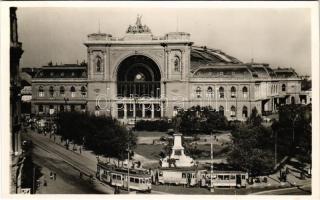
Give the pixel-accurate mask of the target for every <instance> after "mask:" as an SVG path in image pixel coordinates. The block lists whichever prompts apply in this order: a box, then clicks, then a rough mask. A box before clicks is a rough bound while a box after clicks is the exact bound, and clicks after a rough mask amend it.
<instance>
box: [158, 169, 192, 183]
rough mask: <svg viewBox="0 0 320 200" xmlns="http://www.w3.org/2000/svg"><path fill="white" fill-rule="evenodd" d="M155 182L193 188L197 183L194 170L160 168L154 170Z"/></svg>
mask: <svg viewBox="0 0 320 200" xmlns="http://www.w3.org/2000/svg"><path fill="white" fill-rule="evenodd" d="M156 174H158V180H157V182H158V183H160V184H174V185H188V186H195V185H197V183H198V180H197V170H196V169H195V168H191V167H190V168H189V167H188V168H187V167H186V168H184V167H181V168H176V167H175V168H160V169H157V170H156Z"/></svg>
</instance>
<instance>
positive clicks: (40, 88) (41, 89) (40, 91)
mask: <svg viewBox="0 0 320 200" xmlns="http://www.w3.org/2000/svg"><path fill="white" fill-rule="evenodd" d="M43 96H44V91H43V87H42V86H40V87H39V97H43Z"/></svg>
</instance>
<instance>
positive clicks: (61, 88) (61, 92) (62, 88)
mask: <svg viewBox="0 0 320 200" xmlns="http://www.w3.org/2000/svg"><path fill="white" fill-rule="evenodd" d="M64 91H65V89H64V87H63V86H61V87H60V95H64Z"/></svg>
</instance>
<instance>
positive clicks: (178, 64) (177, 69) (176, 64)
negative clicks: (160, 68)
mask: <svg viewBox="0 0 320 200" xmlns="http://www.w3.org/2000/svg"><path fill="white" fill-rule="evenodd" d="M173 64H174V71H175V72H180V70H181V62H180V58H179V57H178V56H175V57H174V63H173Z"/></svg>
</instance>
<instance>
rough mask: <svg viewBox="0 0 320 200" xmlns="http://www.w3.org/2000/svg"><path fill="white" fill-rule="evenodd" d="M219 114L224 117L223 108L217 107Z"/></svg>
mask: <svg viewBox="0 0 320 200" xmlns="http://www.w3.org/2000/svg"><path fill="white" fill-rule="evenodd" d="M219 114H220V115H224V107H223V106H220V107H219Z"/></svg>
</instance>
